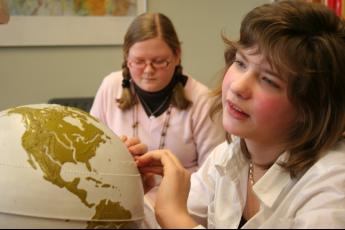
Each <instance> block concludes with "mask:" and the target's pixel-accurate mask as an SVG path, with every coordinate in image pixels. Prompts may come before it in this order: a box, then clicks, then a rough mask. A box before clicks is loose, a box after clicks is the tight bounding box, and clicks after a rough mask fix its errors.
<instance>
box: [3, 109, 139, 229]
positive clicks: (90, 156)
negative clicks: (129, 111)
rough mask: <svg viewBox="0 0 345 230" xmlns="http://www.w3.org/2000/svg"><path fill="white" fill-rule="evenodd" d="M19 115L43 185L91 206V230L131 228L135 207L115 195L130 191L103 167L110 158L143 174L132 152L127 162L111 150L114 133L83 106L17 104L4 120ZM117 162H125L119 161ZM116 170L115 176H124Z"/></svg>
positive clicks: (29, 155)
mask: <svg viewBox="0 0 345 230" xmlns="http://www.w3.org/2000/svg"><path fill="white" fill-rule="evenodd" d="M14 115H17V117H18V115H19V116H20V117H21V122H22V126H23V127H24V128H25V129H24V132H23V133H22V135H21V137H20V138H21V145H22V148H23V149H24V150H25V152H26V156H25V157H26V162H27V164H28V165H29V168H31V169H32V170H38V171H40V173H41V179H42V181H41V183H40V184H39V186H42V187H44V186H47V183H49V184H50V185H53V186H55V187H56V188H58V189H60V190H64V192H68V193H69V194H70V195H71V196H73V197H74V198H75V199H77V200H79V202H77V203H79V205H81V206H83V208H82V209H88V210H89V211H88V212H87V211H86V212H87V213H89V214H90V216H89V218H88V221H87V226H86V227H87V228H96V227H97V228H98V227H102V228H118V227H124V228H128V227H130V226H129V224H130V222H126V220H131V218H132V213H131V211H130V210H129V209H127V208H126V207H125V206H124V205H123V204H122V203H121V202H120V201H118V200H114V199H113V198H114V194H116V196H117V197H119V198H121V197H122V196H124V194H123V193H124V192H125V193H126V192H128V191H121V188H120V187H119V184H118V183H117V181H114V180H113V181H112V180H110V179H105V178H106V177H107V173H106V174H104V173H102V172H101V171H104V169H103V168H102V166H104V167H106V166H105V162H106V164H109V167H114V166H117V165H122V167H124V168H125V169H124V171H125V172H124V174H127V173H128V172H126V170H129V169H132V171H133V170H134V171H133V172H134V174H133V176H138V175H137V174H138V173H137V172H136V168H135V167H134V164H133V162H132V161H131V158H130V156H126V157H129V158H128V159H126V157H125V158H124V159H122V160H121V159H116V158H115V157H114V155H115V154H114V150H115V149H116V148H109V146H111V144H112V143H111V142H113V141H114V140H113V139H114V137H111V136H110V135H109V133H108V134H107V133H105V132H104V130H103V129H102V127H100V126H99V125H98V124H99V122H98V121H97V120H96V119H95V118H93V117H92V116H90V115H89V114H88V113H86V112H83V111H81V110H79V109H77V108H71V107H65V106H57V105H55V106H54V105H51V106H43V107H41V108H36V107H30V106H27V107H26V106H23V107H16V108H13V109H10V110H7V111H6V113H5V114H2V115H1V116H0V118H1V117H3V116H9V117H10V116H14ZM0 124H1V123H0ZM104 146H108V149H106V148H105V147H104ZM107 150H108V151H107ZM119 151H120V150H119ZM110 152H113V153H112V154H111V153H110ZM95 159H97V160H96V161H95ZM117 160H119V161H120V163H119V162H114V161H117ZM112 161H113V162H112ZM94 162H96V163H97V164H94ZM114 170H115V174H114V175H121V173H118V172H117V171H116V170H118V169H114ZM139 177H140V176H139ZM133 178H134V177H133ZM44 181H45V182H44ZM36 186H37V185H36ZM64 194H66V193H62V195H64ZM140 195H141V194H140ZM68 199H71V198H68ZM68 199H67V198H66V200H68ZM119 200H120V199H119ZM84 212H85V211H84ZM76 215H78V214H76ZM112 220H113V222H112ZM121 220H125V221H121ZM102 221H103V222H102Z"/></svg>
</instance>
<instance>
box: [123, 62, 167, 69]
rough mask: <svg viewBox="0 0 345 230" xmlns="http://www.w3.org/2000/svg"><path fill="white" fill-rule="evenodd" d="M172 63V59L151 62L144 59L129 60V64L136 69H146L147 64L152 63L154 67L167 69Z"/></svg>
mask: <svg viewBox="0 0 345 230" xmlns="http://www.w3.org/2000/svg"><path fill="white" fill-rule="evenodd" d="M170 63H171V61H169V60H154V61H149V62H146V61H144V60H128V64H129V66H130V67H132V68H135V69H145V68H146V66H147V65H150V66H151V67H152V68H154V69H165V68H167V67H168V66H169V64H170Z"/></svg>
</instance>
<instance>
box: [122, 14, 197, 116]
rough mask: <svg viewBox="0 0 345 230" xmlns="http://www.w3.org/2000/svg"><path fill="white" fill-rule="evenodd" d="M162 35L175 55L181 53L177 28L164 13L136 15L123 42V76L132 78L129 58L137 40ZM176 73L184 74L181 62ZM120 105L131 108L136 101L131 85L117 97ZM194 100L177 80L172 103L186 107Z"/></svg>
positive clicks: (124, 88)
mask: <svg viewBox="0 0 345 230" xmlns="http://www.w3.org/2000/svg"><path fill="white" fill-rule="evenodd" d="M156 37H160V38H162V39H163V40H164V41H165V42H166V44H167V45H168V46H169V48H170V49H171V50H172V52H173V54H174V55H178V54H180V53H181V44H180V41H179V39H178V36H177V33H176V30H175V28H174V25H173V24H172V22H171V20H170V19H169V18H168V17H167V16H165V15H164V14H162V13H143V14H141V15H139V16H138V17H136V18H135V19H134V21H133V22H132V23H131V25H130V26H129V28H128V30H127V32H126V34H125V37H124V42H123V48H122V49H123V63H122V76H123V78H124V79H126V80H128V81H129V80H130V79H131V75H130V72H129V69H128V67H127V58H128V53H129V50H130V48H131V47H132V46H133V45H134V44H135V43H137V42H141V41H145V40H148V39H152V38H156ZM174 74H175V75H182V74H183V68H182V65H181V63H180V64H179V65H178V66H176V68H175V73H174ZM116 101H117V103H118V106H119V107H120V108H121V109H123V110H126V109H129V108H131V107H132V106H133V105H134V104H135V103H137V101H136V99H135V95H134V92H133V91H131V89H130V87H123V91H122V95H121V97H120V98H118V99H116ZM191 103H192V102H191V101H190V100H188V99H187V98H186V96H185V93H184V87H183V85H182V83H181V82H177V83H176V85H175V87H174V89H173V94H172V98H171V104H172V105H173V106H175V107H177V108H179V109H186V108H187V107H189V105H190V104H191Z"/></svg>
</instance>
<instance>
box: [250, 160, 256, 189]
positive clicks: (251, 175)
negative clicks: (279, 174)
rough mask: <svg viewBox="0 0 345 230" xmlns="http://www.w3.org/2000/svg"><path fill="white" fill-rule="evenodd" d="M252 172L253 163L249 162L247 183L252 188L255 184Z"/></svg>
mask: <svg viewBox="0 0 345 230" xmlns="http://www.w3.org/2000/svg"><path fill="white" fill-rule="evenodd" d="M253 171H254V167H253V163H252V161H250V162H249V181H250V184H251V185H252V186H253V185H254V184H255V181H254V172H253Z"/></svg>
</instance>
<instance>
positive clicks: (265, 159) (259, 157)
mask: <svg viewBox="0 0 345 230" xmlns="http://www.w3.org/2000/svg"><path fill="white" fill-rule="evenodd" d="M243 141H244V143H245V147H246V148H247V151H248V154H249V157H250V159H251V161H252V163H253V164H254V165H256V166H261V167H263V168H264V167H269V166H271V165H272V164H273V163H274V162H275V161H276V160H277V159H278V157H279V156H280V155H281V154H282V153H283V152H284V148H283V147H282V145H278V144H277V145H274V144H270V145H268V144H261V143H258V142H255V141H252V140H248V139H244V140H243Z"/></svg>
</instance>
